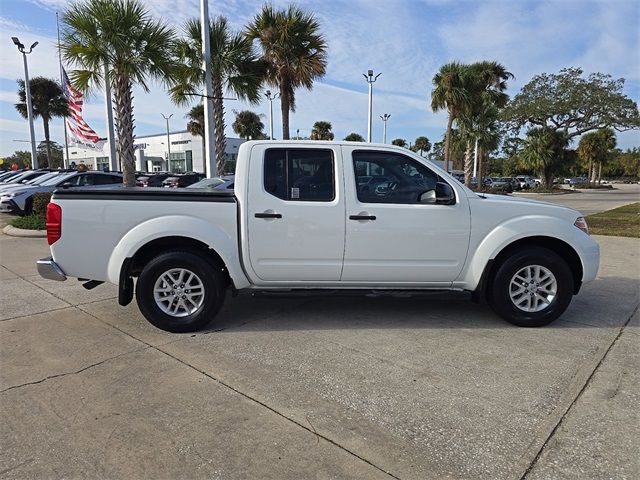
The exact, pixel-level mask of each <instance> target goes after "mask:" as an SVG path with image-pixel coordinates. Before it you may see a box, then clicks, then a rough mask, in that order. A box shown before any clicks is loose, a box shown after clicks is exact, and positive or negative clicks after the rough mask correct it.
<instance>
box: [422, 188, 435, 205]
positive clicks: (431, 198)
mask: <svg viewBox="0 0 640 480" xmlns="http://www.w3.org/2000/svg"><path fill="white" fill-rule="evenodd" d="M418 203H424V204H432V205H433V204H435V203H437V196H436V191H435V190H427V191H426V192H422V193H421V194H420V196H419V197H418Z"/></svg>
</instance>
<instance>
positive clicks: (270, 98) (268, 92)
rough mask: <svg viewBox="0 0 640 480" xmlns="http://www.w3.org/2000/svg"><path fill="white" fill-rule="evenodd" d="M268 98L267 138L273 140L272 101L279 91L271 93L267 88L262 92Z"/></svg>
mask: <svg viewBox="0 0 640 480" xmlns="http://www.w3.org/2000/svg"><path fill="white" fill-rule="evenodd" d="M264 96H265V97H267V98H268V99H269V140H273V101H274V100H275V99H276V98H278V97H279V96H280V94H279V93H274V94H273V96H272V95H271V90H267V91H266V93H265V94H264Z"/></svg>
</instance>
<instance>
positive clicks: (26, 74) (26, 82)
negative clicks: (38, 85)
mask: <svg viewBox="0 0 640 480" xmlns="http://www.w3.org/2000/svg"><path fill="white" fill-rule="evenodd" d="M11 40H13V43H14V45H15V46H16V47H18V51H19V52H20V53H21V54H22V61H23V63H24V93H25V96H26V97H27V98H26V100H27V119H28V120H29V134H30V135H31V168H33V169H34V170H35V169H36V168H38V153H37V152H36V134H35V132H34V131H33V106H32V104H31V85H30V84H29V68H28V67H27V55H28V54H30V53H31V52H33V49H34V48H36V45H38V42H34V44H33V45H31V47H30V48H29V51H28V52H26V51H25V48H24V45H23V44H22V43H20V40H19V39H18V37H11Z"/></svg>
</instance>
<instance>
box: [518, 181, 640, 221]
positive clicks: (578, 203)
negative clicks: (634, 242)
mask: <svg viewBox="0 0 640 480" xmlns="http://www.w3.org/2000/svg"><path fill="white" fill-rule="evenodd" d="M613 186H614V190H582V191H579V192H577V193H569V194H566V195H548V194H539V193H526V192H519V193H517V194H516V195H517V196H522V197H526V198H532V199H534V200H540V201H543V202H551V203H558V204H560V205H564V206H565V207H569V208H573V209H575V210H578V211H579V212H581V213H582V214H584V215H591V214H593V213H598V212H603V211H605V210H611V209H612V208H618V207H621V206H623V205H627V204H629V203H633V202H640V185H638V184H624V183H616V184H613Z"/></svg>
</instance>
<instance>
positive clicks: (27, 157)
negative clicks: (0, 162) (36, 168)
mask: <svg viewBox="0 0 640 480" xmlns="http://www.w3.org/2000/svg"><path fill="white" fill-rule="evenodd" d="M14 163H15V164H16V165H18V168H31V152H27V151H26V150H16V151H15V152H13V155H11V156H10V157H5V159H4V166H6V167H11V165H12V164H14Z"/></svg>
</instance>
